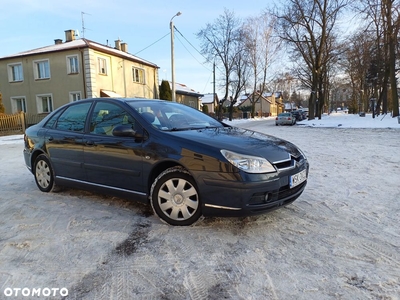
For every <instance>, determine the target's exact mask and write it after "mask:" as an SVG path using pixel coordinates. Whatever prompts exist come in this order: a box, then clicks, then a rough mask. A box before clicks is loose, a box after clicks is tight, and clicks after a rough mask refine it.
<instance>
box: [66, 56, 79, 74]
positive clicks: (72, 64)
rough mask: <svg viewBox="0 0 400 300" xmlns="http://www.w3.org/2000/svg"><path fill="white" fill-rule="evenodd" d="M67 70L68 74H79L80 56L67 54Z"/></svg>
mask: <svg viewBox="0 0 400 300" xmlns="http://www.w3.org/2000/svg"><path fill="white" fill-rule="evenodd" d="M67 70H68V74H78V73H79V63H78V56H77V55H74V56H67Z"/></svg>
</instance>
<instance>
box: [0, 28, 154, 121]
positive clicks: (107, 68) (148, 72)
mask: <svg viewBox="0 0 400 300" xmlns="http://www.w3.org/2000/svg"><path fill="white" fill-rule="evenodd" d="M158 69H159V67H158V66H157V65H156V64H153V63H151V62H148V61H146V60H143V59H141V58H139V57H136V56H134V55H132V54H129V53H128V45H127V44H126V43H121V41H120V40H117V41H115V47H114V48H112V47H110V46H107V45H102V44H99V43H96V42H93V41H90V40H87V39H85V38H81V39H76V36H75V32H74V30H67V31H65V42H63V41H62V40H61V39H56V40H55V41H54V44H53V45H51V46H47V47H43V48H39V49H34V50H29V51H25V52H20V53H17V54H14V55H9V56H6V57H1V58H0V70H1V71H0V92H1V93H2V96H3V104H4V106H5V110H6V113H7V114H10V113H16V112H20V111H23V112H27V113H33V114H46V113H49V112H51V111H53V110H54V109H56V108H58V107H60V106H61V105H63V104H65V103H68V102H71V101H76V100H79V99H84V98H94V97H115V96H119V97H141V98H158V94H159V92H158V89H159V87H158Z"/></svg>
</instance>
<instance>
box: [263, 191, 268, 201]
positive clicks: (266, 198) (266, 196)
mask: <svg viewBox="0 0 400 300" xmlns="http://www.w3.org/2000/svg"><path fill="white" fill-rule="evenodd" d="M268 195H269V194H268V193H267V194H265V197H264V201H265V202H267V201H268Z"/></svg>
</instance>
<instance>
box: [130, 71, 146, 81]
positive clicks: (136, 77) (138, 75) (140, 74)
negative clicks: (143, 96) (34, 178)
mask: <svg viewBox="0 0 400 300" xmlns="http://www.w3.org/2000/svg"><path fill="white" fill-rule="evenodd" d="M132 73H133V82H137V83H144V70H143V69H138V68H132Z"/></svg>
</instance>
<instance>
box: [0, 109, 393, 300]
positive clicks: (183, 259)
mask: <svg viewBox="0 0 400 300" xmlns="http://www.w3.org/2000/svg"><path fill="white" fill-rule="evenodd" d="M231 123H232V124H234V125H235V126H239V127H244V128H249V129H253V130H257V131H260V132H264V133H267V134H272V135H275V136H278V137H281V138H284V139H287V140H289V141H291V142H293V143H294V144H296V145H298V146H299V147H300V148H301V149H302V150H303V151H304V152H305V154H306V156H307V157H308V159H309V161H310V176H309V179H308V185H307V187H306V190H305V192H304V193H303V195H302V196H301V197H300V198H299V199H298V200H296V201H295V202H294V203H293V204H291V205H289V206H287V207H285V208H283V209H280V210H277V211H274V212H272V213H269V214H265V215H261V216H257V217H249V218H244V219H242V218H240V219H237V218H229V219H226V218H210V219H205V220H204V221H202V222H200V223H198V224H197V225H196V226H193V227H184V228H180V227H172V226H168V225H165V224H164V223H162V222H160V221H159V220H158V219H157V218H156V217H155V216H153V215H152V213H151V211H150V208H149V207H147V206H143V205H141V204H138V203H136V202H134V201H128V200H127V199H120V198H115V197H110V196H106V195H99V194H94V193H89V192H84V191H80V190H74V189H66V190H64V191H63V192H60V193H51V194H45V193H41V192H40V191H39V190H38V189H37V187H36V186H35V183H34V179H33V176H32V175H31V174H30V173H29V172H28V170H27V169H26V167H25V166H24V162H23V158H22V147H23V141H22V136H21V135H17V136H8V137H0V165H1V168H2V172H1V173H0V188H1V192H0V299H29V297H24V296H21V293H22V290H19V294H18V296H17V297H15V292H16V290H17V289H18V288H20V289H23V288H26V290H25V293H27V292H28V291H30V292H32V290H33V289H34V288H41V289H42V290H43V289H45V288H48V289H57V288H58V289H61V288H64V290H62V291H63V292H65V289H67V290H68V296H67V297H66V299H77V300H78V299H107V300H108V299H121V300H122V299H123V300H125V299H285V300H286V299H296V300H297V299H307V300H308V299H316V300H320V299H351V300H353V299H390V300H395V299H400V252H399V249H400V226H399V224H400V124H398V121H397V118H391V117H390V116H386V117H383V116H378V117H376V118H375V119H372V116H371V115H367V116H366V117H364V118H362V117H359V116H356V115H346V114H331V115H330V116H323V118H322V119H321V120H312V121H302V122H299V123H298V124H297V125H296V126H278V127H277V126H275V122H274V118H266V119H254V120H236V121H233V122H231ZM218 196H219V195H216V197H218ZM46 291H47V290H46ZM51 291H52V292H54V291H55V290H51ZM10 292H12V293H13V294H12V295H11V296H8V295H9V293H10ZM44 298H45V297H38V298H37V299H44ZM60 298H61V297H60V290H58V293H56V297H50V299H60Z"/></svg>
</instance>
